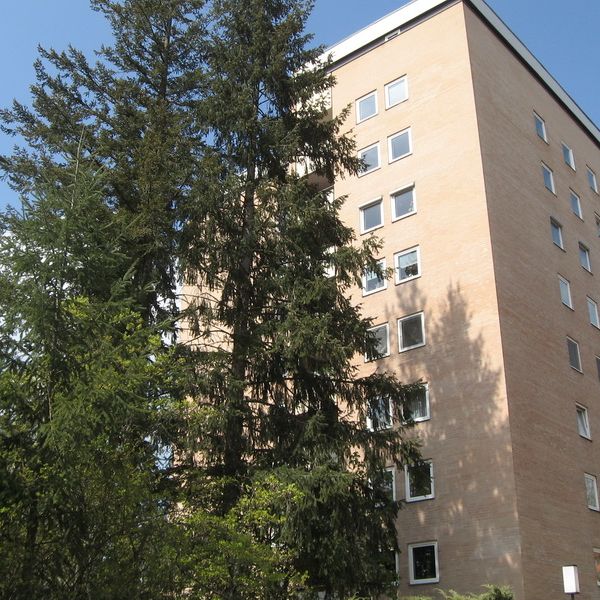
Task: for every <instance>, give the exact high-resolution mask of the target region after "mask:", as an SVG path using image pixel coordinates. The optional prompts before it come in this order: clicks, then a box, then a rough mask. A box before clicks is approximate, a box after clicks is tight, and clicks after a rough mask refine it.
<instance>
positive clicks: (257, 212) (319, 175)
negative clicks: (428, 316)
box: [179, 0, 418, 598]
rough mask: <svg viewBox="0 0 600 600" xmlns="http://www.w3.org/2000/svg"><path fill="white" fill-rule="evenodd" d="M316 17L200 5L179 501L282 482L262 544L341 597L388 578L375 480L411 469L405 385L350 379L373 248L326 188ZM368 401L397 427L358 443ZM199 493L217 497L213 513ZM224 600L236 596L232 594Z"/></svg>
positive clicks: (364, 329) (386, 509)
mask: <svg viewBox="0 0 600 600" xmlns="http://www.w3.org/2000/svg"><path fill="white" fill-rule="evenodd" d="M311 5H312V3H311V2H302V1H297V0H247V1H245V2H239V1H237V0H215V1H214V2H213V3H212V6H211V8H212V10H211V13H210V34H211V35H210V42H209V44H208V45H207V52H206V63H207V66H206V74H205V82H206V84H205V85H206V87H205V94H206V96H205V99H204V100H203V102H202V110H203V115H204V120H205V122H206V125H207V127H208V129H209V131H210V139H209V140H207V142H209V144H207V148H206V149H205V154H204V158H203V161H202V173H203V178H202V179H201V180H199V181H198V182H197V186H196V187H195V190H194V191H195V194H196V196H195V198H196V204H195V206H194V212H192V213H191V214H190V219H189V221H188V222H187V223H186V226H185V228H184V231H183V240H184V246H183V248H182V254H181V257H180V259H181V265H182V269H183V271H184V273H185V275H186V279H187V283H188V284H189V287H188V289H187V294H188V298H187V299H188V303H189V304H188V311H187V316H188V318H189V320H190V332H191V340H190V341H191V342H192V346H193V347H194V348H195V350H196V351H195V361H196V369H195V376H194V378H190V389H189V395H190V398H192V399H193V400H194V403H195V411H192V413H193V417H192V422H190V424H189V425H188V427H189V431H190V432H191V437H192V439H193V440H195V444H193V445H192V446H189V447H181V448H180V449H179V455H180V459H181V465H182V467H185V465H189V466H190V467H192V469H194V471H193V472H194V474H195V475H194V480H193V479H190V481H188V483H187V485H186V490H187V491H188V493H189V497H188V502H189V505H190V506H191V507H194V506H197V507H199V508H200V509H202V510H205V511H209V512H210V511H211V510H215V509H216V514H218V515H224V516H227V515H229V514H230V513H231V512H232V511H236V510H237V508H238V507H239V505H240V503H243V502H244V501H245V499H246V497H247V494H248V493H251V491H252V490H253V489H254V488H255V486H256V485H258V484H260V482H261V481H263V479H264V476H265V474H266V473H268V474H269V475H270V476H271V477H275V478H277V480H278V481H279V482H280V485H281V486H284V487H285V486H286V485H291V486H293V489H295V490H296V493H297V494H298V496H297V500H296V502H294V503H289V502H287V501H285V499H284V501H283V502H281V503H279V504H278V503H277V502H275V503H274V505H273V506H272V507H271V511H272V514H273V515H277V514H281V515H284V517H285V518H284V520H283V521H282V522H281V524H280V525H279V524H276V525H274V526H273V527H271V528H270V530H269V531H268V532H267V533H268V536H267V537H266V538H264V542H265V543H269V544H272V545H276V546H277V547H281V548H282V549H284V551H285V552H286V553H288V552H289V553H290V554H291V556H292V557H293V563H292V564H293V566H294V572H298V573H305V574H306V586H307V591H306V594H307V596H306V597H312V596H311V595H310V594H314V593H315V592H316V591H322V592H325V594H326V595H327V597H333V595H337V596H336V597H340V598H346V597H349V596H350V595H352V594H353V593H355V592H361V593H368V594H374V595H376V594H378V593H380V592H385V591H390V590H391V589H392V586H393V584H394V581H395V579H396V574H395V570H394V568H393V563H394V559H393V552H394V550H395V549H396V532H395V524H394V520H395V516H396V511H397V508H398V507H397V505H396V504H395V503H394V502H392V500H391V498H390V497H389V494H386V493H385V492H384V488H385V484H384V469H385V466H386V465H387V464H389V461H390V460H392V459H393V460H396V461H399V462H403V461H404V460H406V459H414V458H415V457H416V448H415V445H414V444H412V443H410V442H407V441H405V440H404V439H403V437H402V436H401V429H402V426H401V424H402V423H403V416H402V414H401V410H402V405H403V401H404V400H405V399H406V398H408V397H409V396H410V395H411V394H412V393H414V392H415V391H416V389H417V387H418V386H402V385H401V384H400V383H399V382H398V381H397V380H396V378H395V377H394V376H392V375H389V374H375V375H371V376H367V377H358V376H357V375H358V374H357V368H356V366H355V362H354V361H355V358H356V356H357V355H364V354H365V353H367V352H369V353H372V352H374V349H375V343H374V340H373V339H371V337H370V335H369V333H368V328H369V325H370V322H369V321H368V320H367V319H364V318H363V317H362V316H361V314H360V311H359V309H358V308H357V307H355V306H353V305H352V304H351V302H350V301H349V299H348V298H349V291H350V288H351V287H352V286H353V285H355V284H357V283H358V282H359V281H360V275H361V273H362V270H363V268H364V267H365V265H368V266H370V267H371V268H376V267H375V261H374V260H373V257H372V254H373V252H375V251H376V250H377V248H378V245H377V242H376V241H373V240H370V241H367V242H365V243H364V244H362V245H360V244H357V243H356V240H355V239H354V236H353V232H352V230H351V229H350V228H348V227H347V226H346V225H344V224H343V223H342V222H341V220H340V217H339V208H340V206H341V204H342V202H343V200H344V199H343V198H337V199H334V200H331V199H330V197H329V194H328V193H327V192H326V191H325V190H324V185H330V183H331V182H333V181H334V180H335V178H336V177H342V176H344V175H345V174H347V173H351V174H354V173H356V172H357V170H358V168H359V167H360V165H359V163H358V161H357V159H356V158H355V149H354V144H353V141H352V139H351V138H350V137H349V136H347V135H342V134H341V129H342V126H343V121H344V119H345V117H346V114H347V113H346V112H343V113H342V114H341V115H339V116H337V117H335V118H327V107H326V103H325V100H324V96H325V95H326V94H327V92H328V90H329V88H330V87H331V85H332V84H333V78H332V77H331V76H329V75H328V74H327V65H323V64H320V63H319V54H320V49H318V48H317V49H309V48H308V44H309V42H310V36H309V35H307V34H305V33H304V27H305V24H306V19H307V16H308V14H309V11H310V9H311ZM301 163H305V164H311V165H312V166H313V169H314V172H313V173H312V175H310V176H303V174H302V173H301V172H299V170H298V168H297V165H298V164H301ZM324 182H328V183H324ZM330 264H331V265H332V266H333V267H334V268H335V276H333V277H329V276H328V273H327V271H328V266H329V265H330ZM380 398H393V399H394V407H395V409H394V410H395V415H394V417H395V418H394V422H395V425H396V428H395V429H393V430H392V429H387V430H378V431H369V430H367V429H366V428H365V419H366V416H367V413H368V412H369V410H370V409H373V408H374V407H375V406H376V405H378V404H379V399H380ZM206 480H208V481H212V482H215V488H216V490H217V491H216V492H215V494H214V495H212V496H210V499H209V500H208V501H207V500H206V498H207V496H206V494H205V492H204V487H203V486H204V482H205V481H206ZM196 485H197V486H198V488H199V489H200V490H202V491H200V492H196ZM278 585H279V588H278V589H279V590H281V589H282V588H283V590H284V592H285V589H286V588H285V585H286V582H279V584H278ZM221 593H222V597H224V598H234V597H236V598H237V597H242V596H239V591H238V590H236V589H235V586H233V587H232V586H231V585H227V586H226V587H225V588H224V589H223V590H222V592H221ZM236 594H237V595H236ZM271 594H272V597H277V596H275V591H274V590H272V591H271ZM286 597H287V596H286Z"/></svg>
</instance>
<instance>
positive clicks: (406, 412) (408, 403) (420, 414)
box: [402, 384, 430, 423]
mask: <svg viewBox="0 0 600 600" xmlns="http://www.w3.org/2000/svg"><path fill="white" fill-rule="evenodd" d="M402 415H403V418H404V420H405V421H406V422H410V421H412V422H413V423H418V422H420V421H427V420H428V419H430V412H429V385H428V384H424V385H422V386H421V387H419V388H417V389H415V390H414V391H411V392H410V394H409V395H408V396H407V397H406V399H405V400H404V404H403V407H402Z"/></svg>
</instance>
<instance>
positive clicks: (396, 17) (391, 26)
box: [323, 0, 600, 145]
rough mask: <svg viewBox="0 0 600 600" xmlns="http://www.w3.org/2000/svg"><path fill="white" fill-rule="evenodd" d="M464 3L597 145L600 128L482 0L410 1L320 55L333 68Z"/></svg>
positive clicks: (599, 137) (599, 141)
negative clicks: (409, 25)
mask: <svg viewBox="0 0 600 600" xmlns="http://www.w3.org/2000/svg"><path fill="white" fill-rule="evenodd" d="M457 1H463V2H466V3H467V4H469V5H470V6H472V7H473V8H474V9H475V10H476V11H477V12H478V13H479V14H480V15H481V17H482V18H483V19H484V20H485V22H486V23H487V24H488V25H489V26H490V27H491V28H492V29H493V30H494V31H495V32H496V33H497V34H498V35H499V36H500V37H501V38H502V39H503V40H504V42H505V43H506V44H508V46H509V47H510V48H511V49H512V50H513V52H515V54H517V56H518V57H519V58H520V59H521V60H522V61H523V62H524V63H525V64H526V65H527V66H528V67H529V68H530V69H531V70H532V71H533V72H534V74H535V75H537V76H538V77H539V78H540V79H541V81H542V82H543V83H544V84H545V85H546V87H547V88H548V89H549V90H550V91H551V92H552V93H553V94H554V95H555V96H556V97H557V98H558V100H559V101H560V102H561V103H562V104H563V105H564V106H565V107H566V108H567V109H568V110H569V111H570V112H571V113H572V114H573V116H574V117H575V118H576V119H577V120H578V121H579V122H580V123H581V125H582V126H583V127H584V128H585V129H586V130H587V131H588V133H589V134H590V135H591V136H592V137H593V138H594V140H595V141H596V143H597V144H599V145H600V129H598V127H597V126H596V125H595V124H594V122H593V121H592V120H591V119H590V118H589V117H588V116H587V115H586V114H585V112H584V111H583V110H582V109H581V108H580V107H579V106H578V105H577V103H576V102H575V101H574V100H573V98H571V96H569V94H568V93H567V92H566V91H565V90H564V88H563V87H562V86H561V85H560V84H559V83H558V81H556V79H554V77H552V75H550V73H549V72H548V71H547V70H546V68H545V67H544V66H543V65H542V63H540V61H539V60H538V59H537V58H536V57H535V56H534V55H533V54H532V53H531V52H530V51H529V50H528V49H527V47H526V46H525V44H523V42H521V40H519V38H518V37H517V36H516V35H515V34H514V33H513V32H512V31H511V30H510V29H509V28H508V27H507V26H506V24H505V23H504V22H503V21H502V19H500V17H499V16H498V15H497V14H496V13H495V12H494V11H493V10H492V9H491V8H490V7H489V6H488V5H487V4H486V3H485V2H484V0H412V1H411V2H409V3H408V4H405V5H404V6H401V7H400V8H398V9H396V10H395V11H393V12H391V13H389V14H388V15H386V16H384V17H382V18H381V19H379V20H377V21H375V22H374V23H371V24H370V25H367V26H366V27H364V28H363V29H360V30H359V31H357V32H356V33H353V34H352V35H350V36H349V37H347V38H345V39H343V40H342V41H340V42H338V43H337V44H334V45H333V46H331V47H330V48H328V49H327V50H326V51H325V52H324V53H323V58H324V59H325V58H328V57H331V59H332V61H333V63H334V65H335V64H336V63H338V62H340V61H342V60H343V59H344V58H347V57H350V56H351V55H353V54H354V53H356V52H358V51H359V50H361V49H362V48H365V47H366V46H369V45H370V44H372V43H373V42H376V41H377V40H381V39H385V36H387V35H389V34H391V33H394V32H396V31H397V30H400V29H401V28H402V26H403V25H406V24H407V23H410V22H411V21H413V20H415V19H418V18H419V17H424V18H426V15H427V13H429V12H430V11H435V10H436V9H438V8H439V9H442V8H444V5H453V4H455V3H456V2H457Z"/></svg>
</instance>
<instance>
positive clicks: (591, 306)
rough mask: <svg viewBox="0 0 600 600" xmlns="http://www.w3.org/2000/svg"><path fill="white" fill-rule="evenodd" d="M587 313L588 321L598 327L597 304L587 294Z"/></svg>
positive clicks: (599, 322)
mask: <svg viewBox="0 0 600 600" xmlns="http://www.w3.org/2000/svg"><path fill="white" fill-rule="evenodd" d="M587 307H588V315H589V317H590V323H591V324H592V325H593V326H594V327H597V328H598V329H600V320H599V319H598V305H597V304H596V302H594V301H593V300H592V299H591V298H590V297H589V296H588V298H587Z"/></svg>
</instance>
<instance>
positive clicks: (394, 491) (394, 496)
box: [385, 401, 398, 502]
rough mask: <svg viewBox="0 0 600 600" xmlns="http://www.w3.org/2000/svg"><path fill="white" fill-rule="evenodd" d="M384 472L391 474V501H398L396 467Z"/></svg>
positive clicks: (388, 468)
mask: <svg viewBox="0 0 600 600" xmlns="http://www.w3.org/2000/svg"><path fill="white" fill-rule="evenodd" d="M390 402H391V401H390ZM390 409H391V406H390ZM390 414H391V413H390ZM385 470H386V471H387V472H388V473H391V474H392V501H394V502H396V501H397V500H398V493H397V492H396V467H387V468H386V469H385Z"/></svg>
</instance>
